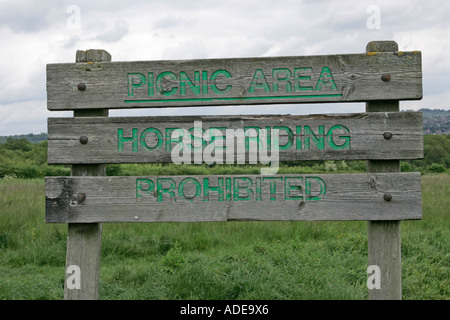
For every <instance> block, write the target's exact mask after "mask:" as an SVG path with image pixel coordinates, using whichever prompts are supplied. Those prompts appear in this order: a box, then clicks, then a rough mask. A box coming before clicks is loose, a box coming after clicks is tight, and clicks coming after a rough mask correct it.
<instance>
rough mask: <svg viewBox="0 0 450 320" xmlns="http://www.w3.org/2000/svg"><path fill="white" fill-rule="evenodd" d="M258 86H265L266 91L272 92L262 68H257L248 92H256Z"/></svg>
mask: <svg viewBox="0 0 450 320" xmlns="http://www.w3.org/2000/svg"><path fill="white" fill-rule="evenodd" d="M256 88H263V89H264V91H265V92H270V87H269V84H268V83H267V79H266V76H265V75H264V72H263V71H262V70H261V69H256V70H255V74H254V75H253V79H252V83H251V84H250V88H249V89H248V92H255V89H256Z"/></svg>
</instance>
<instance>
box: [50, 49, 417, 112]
mask: <svg viewBox="0 0 450 320" xmlns="http://www.w3.org/2000/svg"><path fill="white" fill-rule="evenodd" d="M421 63H422V61H421V52H420V51H413V52H395V53H393V52H390V53H384V52H370V53H367V54H343V55H323V56H299V57H264V58H241V59H208V60H176V61H135V62H109V61H108V62H79V63H64V64H49V65H47V102H48V109H49V110H76V109H101V108H105V109H115V108H159V107H189V106H219V105H247V104H278V103H316V102H363V101H374V100H411V99H421V98H422V67H421Z"/></svg>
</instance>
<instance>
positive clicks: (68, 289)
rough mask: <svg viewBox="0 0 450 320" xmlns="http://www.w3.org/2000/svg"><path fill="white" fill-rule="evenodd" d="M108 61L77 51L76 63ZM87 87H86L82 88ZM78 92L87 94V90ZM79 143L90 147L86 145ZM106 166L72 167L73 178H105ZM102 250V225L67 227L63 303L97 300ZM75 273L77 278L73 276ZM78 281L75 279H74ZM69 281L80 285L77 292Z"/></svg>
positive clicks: (104, 55)
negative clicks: (64, 301)
mask: <svg viewBox="0 0 450 320" xmlns="http://www.w3.org/2000/svg"><path fill="white" fill-rule="evenodd" d="M101 61H111V55H110V54H109V53H108V52H106V51H104V50H88V51H80V50H79V51H77V54H76V62H101ZM83 85H86V84H83ZM83 85H81V86H79V88H78V89H79V90H89V88H86V86H84V87H83ZM94 116H97V117H107V116H108V109H87V110H75V111H74V117H94ZM80 143H89V141H87V142H85V141H83V142H81V140H80ZM105 175H106V165H105V164H80V165H73V166H72V176H105ZM101 246H102V224H101V223H69V224H68V231H67V252H66V277H65V282H64V299H65V300H96V299H98V289H99V282H100V255H101ZM76 272H78V273H79V274H75V273H76ZM77 277H78V278H77ZM69 281H79V284H80V286H79V288H78V287H77V286H75V285H74V283H72V285H69V283H68V282H69Z"/></svg>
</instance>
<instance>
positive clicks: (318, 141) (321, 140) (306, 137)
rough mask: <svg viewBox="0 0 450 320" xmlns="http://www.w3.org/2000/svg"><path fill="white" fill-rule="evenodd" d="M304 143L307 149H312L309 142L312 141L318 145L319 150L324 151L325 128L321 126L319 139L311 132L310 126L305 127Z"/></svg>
mask: <svg viewBox="0 0 450 320" xmlns="http://www.w3.org/2000/svg"><path fill="white" fill-rule="evenodd" d="M304 132H305V134H304V142H305V149H309V148H310V143H309V140H310V139H312V140H313V141H314V143H315V144H316V146H317V148H318V149H319V150H323V149H324V147H325V141H324V131H323V126H319V137H317V136H316V135H315V134H314V132H313V131H312V130H311V128H310V127H309V126H305V128H304Z"/></svg>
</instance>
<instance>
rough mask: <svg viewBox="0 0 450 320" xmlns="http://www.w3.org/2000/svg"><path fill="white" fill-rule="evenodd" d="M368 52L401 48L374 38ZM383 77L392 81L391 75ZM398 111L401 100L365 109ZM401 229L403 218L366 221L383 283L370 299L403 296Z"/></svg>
mask: <svg viewBox="0 0 450 320" xmlns="http://www.w3.org/2000/svg"><path fill="white" fill-rule="evenodd" d="M366 52H367V53H374V52H393V53H394V52H398V44H397V43H396V42H395V41H372V42H369V43H368V44H367V47H366ZM388 71H389V70H386V72H387V74H389V72H388ZM380 81H386V82H389V81H390V79H389V76H388V77H387V78H386V77H385V78H384V79H382V80H380ZM398 111H400V107H399V101H398V100H392V101H371V102H366V112H398ZM367 172H374V173H378V172H400V160H368V161H367ZM388 200H389V199H388ZM400 230H401V225H400V221H368V222H367V233H368V265H369V266H377V267H378V268H379V270H380V283H381V285H380V287H379V289H378V288H373V289H369V300H401V299H402V279H401V274H402V272H401V266H402V262H401V234H400Z"/></svg>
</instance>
